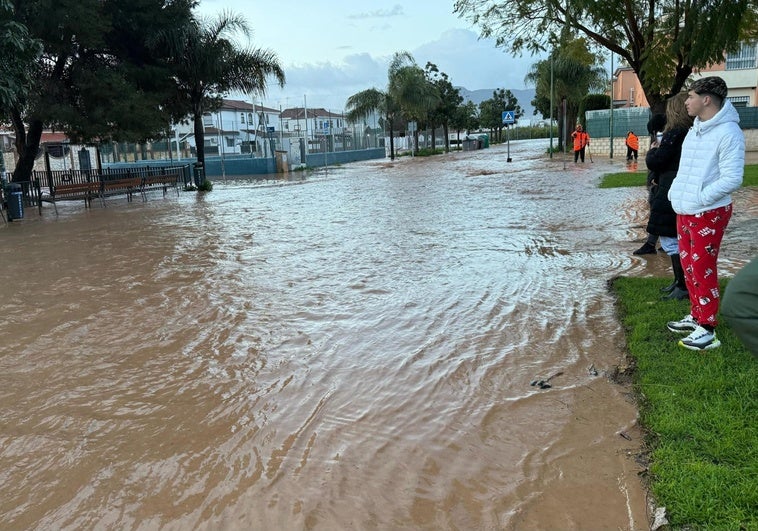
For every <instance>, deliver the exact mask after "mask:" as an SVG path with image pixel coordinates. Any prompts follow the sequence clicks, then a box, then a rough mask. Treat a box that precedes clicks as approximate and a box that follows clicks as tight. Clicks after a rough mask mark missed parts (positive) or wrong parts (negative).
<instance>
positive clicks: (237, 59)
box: [162, 12, 285, 165]
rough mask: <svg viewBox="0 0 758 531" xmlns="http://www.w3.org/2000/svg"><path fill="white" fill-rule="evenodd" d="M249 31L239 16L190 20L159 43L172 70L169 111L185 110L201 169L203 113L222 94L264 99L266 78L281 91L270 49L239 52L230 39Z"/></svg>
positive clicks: (228, 14) (219, 100)
mask: <svg viewBox="0 0 758 531" xmlns="http://www.w3.org/2000/svg"><path fill="white" fill-rule="evenodd" d="M237 34H242V35H243V36H245V37H247V38H249V37H250V36H251V32H250V28H249V26H248V24H247V22H246V21H245V19H244V17H242V16H241V15H236V14H233V13H231V12H224V13H221V14H220V15H218V17H216V18H215V19H206V18H193V19H191V20H189V21H188V22H187V23H186V24H185V25H183V26H181V27H178V28H176V30H175V31H172V32H168V33H167V34H165V35H163V36H162V38H163V39H165V41H167V46H168V48H169V50H170V54H171V56H172V61H171V62H172V64H173V66H174V68H175V81H176V100H175V101H174V103H173V106H172V109H173V110H174V113H176V111H177V110H178V111H182V110H185V109H190V110H191V115H192V120H193V124H194V131H195V144H196V146H197V160H198V162H199V163H201V164H203V165H204V164H205V128H204V126H203V114H205V113H207V112H211V111H214V110H216V109H217V108H218V107H219V106H220V105H221V103H222V95H223V94H225V93H227V92H231V91H239V92H244V93H247V94H256V95H264V94H265V92H266V88H267V81H268V79H267V78H268V77H269V76H273V77H274V78H275V80H276V81H277V82H278V84H279V85H280V86H284V83H285V75H284V71H283V70H282V68H281V66H280V65H279V60H278V58H277V56H276V53H274V52H273V51H271V50H267V49H262V48H242V49H241V48H239V47H238V46H237V45H236V44H235V42H234V41H233V40H232V39H233V38H234V37H235V35H237Z"/></svg>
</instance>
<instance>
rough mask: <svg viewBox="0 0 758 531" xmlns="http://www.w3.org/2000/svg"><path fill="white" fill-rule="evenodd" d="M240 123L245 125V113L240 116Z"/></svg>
mask: <svg viewBox="0 0 758 531" xmlns="http://www.w3.org/2000/svg"><path fill="white" fill-rule="evenodd" d="M240 122H241V123H243V124H244V123H245V113H244V112H243V113H241V114H240Z"/></svg>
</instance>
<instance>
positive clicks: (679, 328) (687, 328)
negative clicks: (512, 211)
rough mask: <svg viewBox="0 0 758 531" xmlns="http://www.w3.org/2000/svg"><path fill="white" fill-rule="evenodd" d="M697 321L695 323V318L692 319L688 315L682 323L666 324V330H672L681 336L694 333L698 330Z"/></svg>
mask: <svg viewBox="0 0 758 531" xmlns="http://www.w3.org/2000/svg"><path fill="white" fill-rule="evenodd" d="M698 326H699V325H698V324H697V321H695V318H694V317H692V315H691V314H687V315H685V316H684V318H683V319H681V320H680V321H669V322H668V323H666V328H668V329H669V330H671V331H672V332H678V333H680V334H686V333H688V332H692V331H693V330H695V329H696V328H698Z"/></svg>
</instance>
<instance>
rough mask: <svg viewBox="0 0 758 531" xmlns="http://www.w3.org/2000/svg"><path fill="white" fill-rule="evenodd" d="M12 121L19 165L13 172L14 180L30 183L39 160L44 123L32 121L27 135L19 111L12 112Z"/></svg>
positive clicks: (36, 120)
mask: <svg viewBox="0 0 758 531" xmlns="http://www.w3.org/2000/svg"><path fill="white" fill-rule="evenodd" d="M11 119H12V121H13V131H14V132H15V133H16V153H18V163H17V164H16V169H15V170H14V172H13V178H12V180H13V181H16V182H20V181H30V180H31V178H32V171H33V170H34V160H35V159H36V158H37V152H38V151H39V144H40V139H41V138H42V121H41V120H38V119H35V118H33V119H31V120H30V121H29V132H28V133H27V132H26V129H25V126H24V121H23V119H22V118H21V113H19V112H18V110H17V109H13V110H12V111H11Z"/></svg>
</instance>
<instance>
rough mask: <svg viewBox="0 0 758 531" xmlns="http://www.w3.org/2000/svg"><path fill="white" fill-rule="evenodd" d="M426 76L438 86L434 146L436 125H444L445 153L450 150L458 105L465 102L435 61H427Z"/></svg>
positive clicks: (432, 119) (433, 115)
mask: <svg viewBox="0 0 758 531" xmlns="http://www.w3.org/2000/svg"><path fill="white" fill-rule="evenodd" d="M424 70H425V71H426V76H427V78H428V79H429V81H430V82H431V83H432V84H433V85H434V86H435V87H436V88H437V94H438V95H439V103H438V104H437V106H436V107H435V108H434V109H433V110H432V113H431V122H432V146H434V126H436V125H442V130H443V132H444V135H445V153H449V152H450V134H449V129H450V123H451V122H452V120H453V118H454V116H455V112H456V110H457V109H458V106H459V105H460V104H461V103H462V102H463V96H461V91H460V90H459V89H457V88H455V87H454V86H453V84H452V83H451V82H450V79H449V78H448V75H447V74H446V73H445V72H440V71H439V68H437V65H435V64H434V63H429V62H428V63H426V68H425V69H424Z"/></svg>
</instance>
